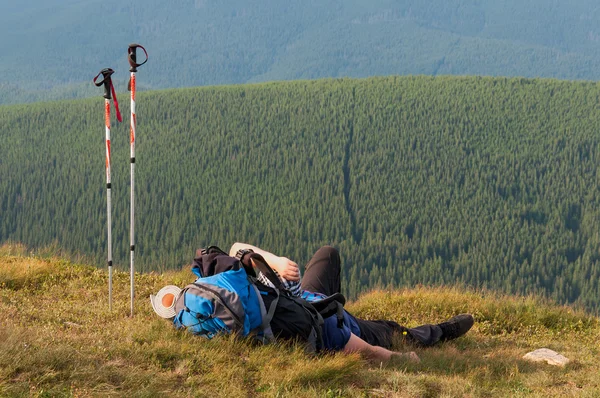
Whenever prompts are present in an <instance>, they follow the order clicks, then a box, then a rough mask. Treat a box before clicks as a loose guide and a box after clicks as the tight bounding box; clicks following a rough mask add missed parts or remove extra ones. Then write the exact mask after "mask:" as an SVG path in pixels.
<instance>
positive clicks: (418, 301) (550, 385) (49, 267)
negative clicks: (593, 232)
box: [0, 246, 600, 397]
mask: <svg viewBox="0 0 600 398" xmlns="http://www.w3.org/2000/svg"><path fill="white" fill-rule="evenodd" d="M21 249H22V248H21ZM21 249H18V248H16V249H11V248H9V247H7V246H5V247H2V248H0V286H1V287H0V396H10V397H13V396H14V397H19V396H22V397H29V396H34V397H35V396H37V397H42V396H52V397H55V396H65V397H71V396H83V397H88V396H103V397H104V396H131V397H144V396H148V397H154V396H200V397H202V396H223V397H225V396H226V397H247V396H266V397H276V396H290V397H292V396H293V397H315V396H320V397H338V396H339V397H363V396H374V397H438V396H439V397H465V396H466V397H504V396H540V397H541V396H544V397H552V396H561V397H562V396H589V397H593V396H600V385H599V382H598V380H600V372H599V370H598V366H597V361H598V354H599V345H598V341H600V326H599V322H598V319H597V318H595V317H592V316H590V315H587V314H585V313H583V312H580V311H576V310H573V309H570V308H566V307H556V306H552V305H550V304H547V303H544V302H542V301H541V300H538V299H535V298H533V297H529V298H514V297H503V296H499V295H494V294H492V293H481V292H479V293H478V292H465V291H460V290H457V289H452V288H437V289H429V288H423V287H421V288H416V289H411V290H403V291H397V292H373V293H371V294H369V295H366V296H364V297H362V298H361V299H360V300H359V301H357V302H355V303H351V304H349V305H348V308H349V309H350V310H351V311H352V312H354V313H355V314H357V315H359V316H362V317H365V318H370V319H375V318H389V319H394V320H396V321H398V322H400V323H403V324H405V325H407V326H414V325H417V324H419V323H424V322H432V323H433V322H438V321H441V320H443V319H446V318H448V317H449V316H451V315H454V314H456V313H460V312H472V313H473V314H474V315H475V317H476V325H475V326H474V328H473V330H472V332H470V333H469V334H468V335H467V336H465V337H464V338H461V339H458V340H456V341H453V342H448V343H445V344H442V345H440V346H438V347H435V348H432V349H418V350H417V351H418V354H419V356H420V357H421V358H422V362H421V363H420V364H406V365H404V366H403V367H402V368H380V367H376V366H372V365H369V364H368V363H366V362H365V361H363V360H362V359H361V358H359V357H358V356H356V355H343V354H336V355H324V356H320V357H316V358H315V357H311V356H307V355H306V354H304V352H303V351H302V349H301V348H300V347H294V346H289V345H271V346H260V347H253V346H252V345H251V344H249V343H248V342H246V341H243V340H240V339H235V338H233V337H231V336H224V337H221V338H217V339H214V340H210V341H208V340H204V339H202V338H198V337H195V336H191V335H189V334H186V333H181V332H177V331H175V330H173V328H172V327H171V325H170V324H169V323H168V322H167V321H164V320H162V319H159V318H158V317H156V316H154V314H153V312H152V309H151V307H150V305H149V302H148V300H147V297H148V295H149V294H150V293H151V292H155V291H157V290H158V289H159V288H160V287H162V286H163V285H164V284H166V283H173V284H177V285H184V284H186V283H188V282H190V281H191V280H193V276H192V274H191V272H189V270H182V271H180V272H171V273H167V274H163V275H157V274H141V275H137V276H136V294H137V299H136V302H135V316H134V317H133V318H130V317H129V275H128V274H126V273H116V274H115V278H114V293H113V294H114V309H113V311H112V312H110V311H109V310H108V302H107V273H106V271H105V270H98V269H95V268H93V267H87V266H81V265H75V264H71V263H69V262H66V261H64V260H61V259H54V258H39V257H35V258H34V257H28V256H27V253H26V251H25V250H21ZM541 347H548V348H551V349H554V350H556V351H558V352H561V353H562V354H563V355H565V356H567V357H569V358H571V359H573V361H572V362H571V364H569V365H567V366H566V367H565V368H556V367H551V366H549V365H545V364H534V363H529V362H525V361H524V360H522V359H521V357H522V356H523V355H524V354H525V353H526V352H528V351H531V350H533V349H536V348H541ZM398 348H399V349H414V348H412V347H398Z"/></svg>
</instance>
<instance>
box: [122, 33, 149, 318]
mask: <svg viewBox="0 0 600 398" xmlns="http://www.w3.org/2000/svg"><path fill="white" fill-rule="evenodd" d="M138 47H139V48H141V49H142V50H143V51H144V54H146V60H145V61H144V62H142V63H140V64H138V63H137V54H136V50H137V49H138ZM127 57H128V59H129V65H130V68H129V71H130V72H131V77H130V79H129V85H128V89H129V91H131V127H130V129H129V131H130V143H131V147H130V163H131V212H130V216H129V221H130V224H129V241H130V244H129V253H130V261H129V273H130V275H129V276H130V287H131V304H130V307H131V308H130V309H131V316H132V317H133V299H134V296H135V292H134V279H135V267H134V254H135V222H134V221H135V178H134V177H135V137H136V135H135V134H136V126H137V120H136V115H135V88H136V81H135V73H136V72H137V68H138V67H140V66H142V65H143V64H145V63H146V62H147V61H148V53H147V52H146V49H145V48H144V47H142V46H140V45H139V44H130V45H129V48H128V50H127Z"/></svg>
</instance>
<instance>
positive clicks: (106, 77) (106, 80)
mask: <svg viewBox="0 0 600 398" xmlns="http://www.w3.org/2000/svg"><path fill="white" fill-rule="evenodd" d="M113 73H115V71H114V70H112V69H110V68H105V69H102V70H101V71H100V73H98V74H97V75H96V77H94V84H95V85H96V87H100V86H102V85H104V125H105V127H106V218H107V226H108V308H109V310H111V311H112V271H113V270H112V219H111V217H112V216H111V205H110V197H111V185H110V100H111V93H112V97H114V102H115V109H116V112H117V119H118V120H119V121H120V122H121V121H122V119H121V112H119V103H118V102H117V96H116V94H115V88H114V87H113V84H112V79H111V77H110V76H111V75H112V74H113ZM100 75H102V80H101V81H97V80H98V78H99V77H100Z"/></svg>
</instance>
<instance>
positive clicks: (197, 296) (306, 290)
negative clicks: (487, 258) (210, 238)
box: [150, 243, 473, 363]
mask: <svg viewBox="0 0 600 398" xmlns="http://www.w3.org/2000/svg"><path fill="white" fill-rule="evenodd" d="M238 259H239V260H241V261H239V260H238ZM340 270H341V267H340V256H339V253H338V252H337V250H335V249H334V248H332V247H328V246H326V247H323V248H321V249H319V250H318V251H317V252H316V253H315V255H314V256H313V258H312V259H311V260H310V261H309V263H308V264H307V266H306V271H305V275H304V278H303V279H302V282H300V279H301V278H300V272H299V270H298V265H297V264H296V263H294V262H293V261H291V260H289V259H287V258H285V257H278V256H276V255H274V254H272V253H269V252H267V251H264V250H261V249H259V248H257V247H254V246H251V245H247V244H241V243H236V244H234V245H233V246H232V248H231V250H230V253H229V255H227V253H225V252H223V251H221V250H220V249H218V248H216V247H214V246H212V247H209V248H208V249H207V250H201V251H199V252H198V255H197V257H196V258H195V259H194V265H193V266H192V271H193V272H194V273H195V274H196V275H197V276H199V278H198V279H197V280H196V281H195V282H194V283H193V284H190V285H188V286H186V288H185V289H181V288H179V287H177V286H173V285H169V286H165V287H163V288H162V289H161V290H160V291H159V292H158V294H157V295H156V296H154V295H151V296H150V301H151V303H152V307H153V309H154V311H155V312H156V313H157V314H158V315H160V316H161V317H163V318H167V319H172V320H173V324H174V326H175V327H176V328H178V329H187V330H189V331H190V332H192V333H194V334H198V335H201V336H204V337H207V338H212V337H213V336H215V335H217V334H219V333H223V332H226V333H230V332H232V331H237V332H238V333H239V334H240V335H242V336H248V335H250V334H252V335H254V337H255V338H257V339H259V340H262V341H270V340H272V339H273V338H275V337H278V338H281V339H299V340H300V341H303V342H305V343H306V347H307V349H308V351H310V352H315V351H319V350H327V351H344V352H359V353H361V354H363V355H365V356H366V357H367V358H369V359H371V360H373V361H376V362H378V363H381V362H388V361H390V360H397V359H399V360H406V359H408V360H414V361H418V360H419V358H418V356H417V355H416V354H415V353H414V352H409V353H398V352H393V351H390V350H389V349H390V348H391V346H392V341H393V338H394V335H399V336H400V337H402V338H403V339H405V340H407V341H408V342H411V343H413V344H415V345H420V346H430V345H433V344H435V343H437V342H440V341H444V340H450V339H453V338H456V337H459V336H461V335H463V334H464V333H466V332H467V331H468V330H469V329H470V327H471V326H472V324H473V318H472V317H471V316H470V315H459V316H457V317H454V318H452V319H450V320H449V321H447V322H443V323H440V324H437V325H423V326H419V327H416V328H410V329H409V328H405V327H403V326H400V325H398V324H397V323H396V322H393V321H385V320H381V321H367V320H361V319H357V318H355V317H354V316H352V315H351V314H349V313H348V312H347V311H346V310H344V308H343V304H344V302H345V299H344V298H343V296H342V295H341V294H340V293H339V292H340ZM282 275H285V277H283V276H282ZM282 282H283V283H282ZM269 286H271V287H269ZM309 303H310V304H309Z"/></svg>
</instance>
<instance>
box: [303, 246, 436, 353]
mask: <svg viewBox="0 0 600 398" xmlns="http://www.w3.org/2000/svg"><path fill="white" fill-rule="evenodd" d="M340 273H341V261H340V254H339V252H338V251H337V249H335V248H333V247H331V246H323V247H321V248H320V249H319V250H317V252H316V253H315V254H314V255H313V257H312V258H311V259H310V261H309V262H308V264H306V267H305V270H304V275H303V277H302V284H301V287H302V289H303V290H308V291H309V292H315V293H323V294H326V295H328V296H330V295H332V294H334V293H340V290H341V280H340ZM355 319H356V322H357V323H358V326H359V328H360V336H359V337H360V338H361V339H363V340H364V341H366V342H367V343H369V344H371V345H376V346H380V347H384V348H390V347H391V346H392V337H393V335H394V333H400V334H402V333H403V332H406V335H405V336H406V338H407V339H408V340H409V341H411V342H413V343H416V344H420V345H423V346H430V345H433V344H435V343H437V342H438V341H440V338H441V337H442V329H441V328H440V327H439V326H438V325H422V326H417V327H416V328H410V329H409V328H405V327H404V326H400V325H398V324H397V323H396V322H393V321H385V320H378V321H367V320H363V319H358V318H355Z"/></svg>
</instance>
